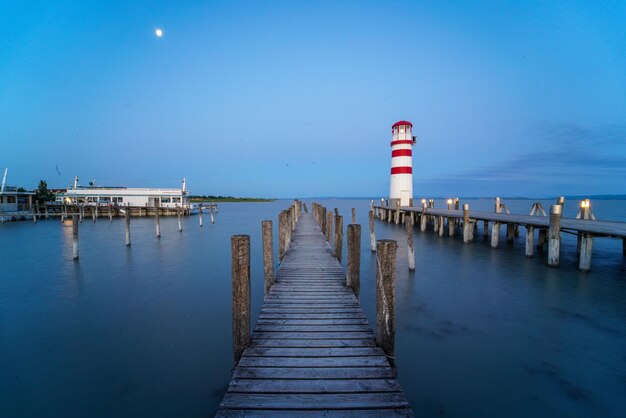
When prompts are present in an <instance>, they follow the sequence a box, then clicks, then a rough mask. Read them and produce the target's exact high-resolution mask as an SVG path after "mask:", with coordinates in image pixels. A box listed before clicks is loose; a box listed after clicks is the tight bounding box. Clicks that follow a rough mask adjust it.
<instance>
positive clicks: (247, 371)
mask: <svg viewBox="0 0 626 418" xmlns="http://www.w3.org/2000/svg"><path fill="white" fill-rule="evenodd" d="M393 377H394V373H393V372H392V371H391V368H390V367H389V366H387V367H310V368H306V367H289V368H284V367H278V368H272V367H237V368H236V369H235V371H234V372H233V378H235V379H390V378H393Z"/></svg>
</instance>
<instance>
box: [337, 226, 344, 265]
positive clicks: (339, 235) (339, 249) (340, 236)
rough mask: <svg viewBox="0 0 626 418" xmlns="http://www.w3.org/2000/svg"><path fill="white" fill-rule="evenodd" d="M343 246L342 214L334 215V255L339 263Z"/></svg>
mask: <svg viewBox="0 0 626 418" xmlns="http://www.w3.org/2000/svg"><path fill="white" fill-rule="evenodd" d="M342 247H343V216H335V257H336V258H337V260H339V263H340V264H341V252H342V249H343V248H342Z"/></svg>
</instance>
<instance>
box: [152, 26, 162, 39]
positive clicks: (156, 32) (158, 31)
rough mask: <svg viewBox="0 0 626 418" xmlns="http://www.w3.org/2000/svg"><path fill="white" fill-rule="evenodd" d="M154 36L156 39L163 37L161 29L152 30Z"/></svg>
mask: <svg viewBox="0 0 626 418" xmlns="http://www.w3.org/2000/svg"><path fill="white" fill-rule="evenodd" d="M154 34H155V35H156V37H157V38H160V37H162V36H163V29H161V28H157V29H155V30H154Z"/></svg>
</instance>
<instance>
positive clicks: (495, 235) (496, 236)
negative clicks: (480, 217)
mask: <svg viewBox="0 0 626 418" xmlns="http://www.w3.org/2000/svg"><path fill="white" fill-rule="evenodd" d="M499 241H500V222H498V221H493V223H492V225H491V248H498V242H499Z"/></svg>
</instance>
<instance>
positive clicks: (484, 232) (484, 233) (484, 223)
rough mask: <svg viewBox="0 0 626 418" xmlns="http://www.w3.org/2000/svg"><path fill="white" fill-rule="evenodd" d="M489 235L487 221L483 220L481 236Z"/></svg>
mask: <svg viewBox="0 0 626 418" xmlns="http://www.w3.org/2000/svg"><path fill="white" fill-rule="evenodd" d="M488 236H489V221H483V237H484V238H487V237H488Z"/></svg>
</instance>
